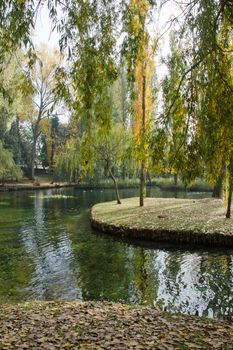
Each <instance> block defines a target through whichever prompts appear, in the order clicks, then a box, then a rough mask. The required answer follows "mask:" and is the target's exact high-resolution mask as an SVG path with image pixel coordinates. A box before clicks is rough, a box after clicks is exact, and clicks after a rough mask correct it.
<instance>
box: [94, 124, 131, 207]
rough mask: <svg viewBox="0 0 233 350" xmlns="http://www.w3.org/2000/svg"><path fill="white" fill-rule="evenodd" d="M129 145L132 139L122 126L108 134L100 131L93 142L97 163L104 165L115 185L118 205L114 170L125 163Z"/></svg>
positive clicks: (117, 196)
mask: <svg viewBox="0 0 233 350" xmlns="http://www.w3.org/2000/svg"><path fill="white" fill-rule="evenodd" d="M129 144H130V137H129V135H128V133H127V131H126V130H125V128H124V127H123V126H122V125H120V126H118V125H115V126H114V127H113V128H112V129H111V130H110V131H109V132H108V133H106V132H103V131H102V130H101V129H100V130H98V131H97V132H96V134H95V140H94V142H93V148H94V157H95V159H96V162H101V163H102V165H103V167H105V168H106V169H107V171H108V174H109V176H110V177H111V179H112V181H113V183H114V188H115V194H116V199H117V204H121V200H120V196H119V191H118V184H117V179H116V177H115V175H114V171H113V169H114V168H116V167H117V166H119V165H121V163H122V162H123V160H124V157H125V155H126V151H127V149H128V148H129Z"/></svg>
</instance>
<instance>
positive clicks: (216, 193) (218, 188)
mask: <svg viewBox="0 0 233 350" xmlns="http://www.w3.org/2000/svg"><path fill="white" fill-rule="evenodd" d="M222 181H223V174H222V175H220V176H219V178H218V181H217V183H216V185H215V186H214V189H213V193H212V197H213V198H222Z"/></svg>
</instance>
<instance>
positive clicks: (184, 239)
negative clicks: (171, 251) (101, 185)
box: [91, 198, 233, 247]
mask: <svg viewBox="0 0 233 350" xmlns="http://www.w3.org/2000/svg"><path fill="white" fill-rule="evenodd" d="M91 223H92V226H93V227H94V228H96V229H98V230H100V231H102V232H106V233H110V234H115V235H120V236H123V237H130V238H139V239H144V240H152V241H164V242H171V243H179V244H180V243H185V244H198V245H210V246H227V247H233V219H226V218H225V209H224V208H223V204H222V201H221V200H217V199H211V198H207V199H175V198H146V199H145V206H144V207H139V199H138V198H128V199H124V200H123V201H122V204H121V205H117V204H116V202H107V203H100V204H97V205H95V206H94V207H93V208H92V211H91Z"/></svg>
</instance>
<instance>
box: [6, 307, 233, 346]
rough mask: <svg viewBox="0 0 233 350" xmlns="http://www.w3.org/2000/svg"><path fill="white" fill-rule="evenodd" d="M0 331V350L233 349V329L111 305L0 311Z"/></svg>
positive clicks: (231, 325) (222, 323)
mask: <svg viewBox="0 0 233 350" xmlns="http://www.w3.org/2000/svg"><path fill="white" fill-rule="evenodd" d="M0 329H1V332H0V349H46V350H52V349H93V350H94V349H96V350H97V349H98V350H101V349H111V350H112V349H113V350H124V349H159V350H162V349H164V350H170V349H182V350H183V349H233V342H232V339H233V323H230V322H227V321H214V320H210V319H204V318H200V317H198V316H182V315H172V314H168V313H165V312H161V311H158V310H156V309H154V308H149V307H130V306H126V305H121V304H112V303H100V302H97V303H93V302H85V303H82V302H30V303H25V304H21V305H17V306H9V305H2V306H1V307H0Z"/></svg>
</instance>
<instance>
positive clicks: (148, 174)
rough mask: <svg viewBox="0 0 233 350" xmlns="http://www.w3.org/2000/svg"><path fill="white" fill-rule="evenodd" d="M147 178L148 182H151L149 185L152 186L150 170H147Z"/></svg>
mask: <svg viewBox="0 0 233 350" xmlns="http://www.w3.org/2000/svg"><path fill="white" fill-rule="evenodd" d="M146 178H147V180H148V182H149V185H150V186H151V177H150V173H149V171H148V170H147V172H146Z"/></svg>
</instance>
